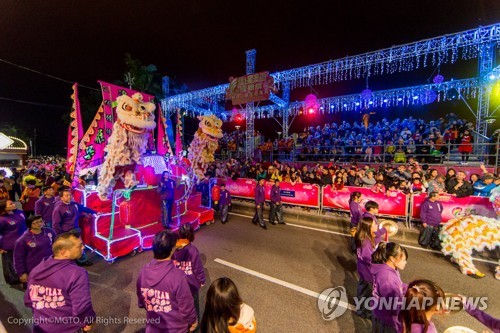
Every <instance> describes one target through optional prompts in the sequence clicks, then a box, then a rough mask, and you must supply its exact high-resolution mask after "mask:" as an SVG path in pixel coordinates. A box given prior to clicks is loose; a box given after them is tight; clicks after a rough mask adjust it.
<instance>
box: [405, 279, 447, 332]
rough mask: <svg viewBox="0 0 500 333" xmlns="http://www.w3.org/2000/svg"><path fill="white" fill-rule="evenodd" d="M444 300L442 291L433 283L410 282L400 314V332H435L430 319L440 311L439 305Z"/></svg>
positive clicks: (422, 281) (426, 281) (423, 281)
mask: <svg viewBox="0 0 500 333" xmlns="http://www.w3.org/2000/svg"><path fill="white" fill-rule="evenodd" d="M444 299H445V294H444V291H443V289H441V287H440V286H438V285H437V284H435V283H434V282H432V281H429V280H415V281H412V282H410V284H409V285H408V290H407V291H406V295H405V301H404V307H403V309H402V310H401V313H400V320H401V327H402V331H401V332H402V333H411V332H428V333H432V332H437V329H436V326H434V323H433V322H432V321H431V318H432V316H433V315H434V314H435V313H438V312H439V311H440V309H439V305H440V302H442V301H443V300H444Z"/></svg>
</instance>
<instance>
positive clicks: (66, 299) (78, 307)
mask: <svg viewBox="0 0 500 333" xmlns="http://www.w3.org/2000/svg"><path fill="white" fill-rule="evenodd" d="M24 304H25V305H26V306H27V307H29V308H32V309H33V318H34V321H35V323H37V322H38V324H37V325H35V326H34V327H33V331H34V332H58V333H66V332H67V333H74V332H76V331H78V330H79V329H80V328H83V327H85V326H86V325H91V324H92V323H93V321H94V319H95V312H94V309H93V308H92V299H91V297H90V286H89V278H88V274H87V271H86V270H85V269H84V268H82V267H78V266H77V265H76V263H75V261H74V260H70V259H54V257H52V256H51V257H49V258H47V259H45V260H43V261H42V262H41V263H40V264H39V265H38V266H36V267H35V268H34V269H33V270H32V271H31V274H30V275H29V278H28V288H27V290H26V293H25V294H24ZM55 318H57V319H59V322H56V323H54V322H53V319H55ZM51 321H52V322H51Z"/></svg>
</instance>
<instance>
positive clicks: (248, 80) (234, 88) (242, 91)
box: [226, 72, 275, 105]
mask: <svg viewBox="0 0 500 333" xmlns="http://www.w3.org/2000/svg"><path fill="white" fill-rule="evenodd" d="M229 80H230V83H229V88H227V89H226V99H228V100H231V101H232V103H233V105H239V104H245V103H250V102H258V101H265V100H268V99H269V93H270V91H271V90H274V89H275V88H274V79H273V77H272V76H270V75H269V72H260V73H255V74H249V75H245V76H242V77H237V78H230V79H229Z"/></svg>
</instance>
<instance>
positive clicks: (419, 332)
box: [411, 321, 438, 333]
mask: <svg viewBox="0 0 500 333" xmlns="http://www.w3.org/2000/svg"><path fill="white" fill-rule="evenodd" d="M424 328H425V326H424V324H417V323H413V324H411V333H424ZM426 333H438V331H437V329H436V326H434V323H433V322H432V321H430V322H429V326H428V327H427V332H426Z"/></svg>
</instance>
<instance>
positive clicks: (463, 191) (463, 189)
mask: <svg viewBox="0 0 500 333" xmlns="http://www.w3.org/2000/svg"><path fill="white" fill-rule="evenodd" d="M465 178H466V174H465V172H463V171H458V172H457V174H456V176H455V177H454V178H451V179H450V180H449V181H448V183H446V190H447V191H448V193H449V194H451V195H453V196H456V197H457V198H463V197H467V196H469V195H473V193H474V189H473V187H472V184H471V183H469V182H468V181H467V180H466V179H465Z"/></svg>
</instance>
